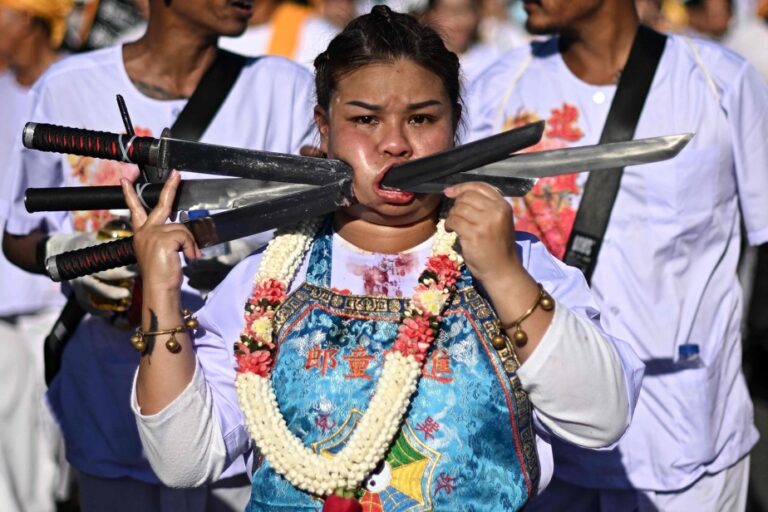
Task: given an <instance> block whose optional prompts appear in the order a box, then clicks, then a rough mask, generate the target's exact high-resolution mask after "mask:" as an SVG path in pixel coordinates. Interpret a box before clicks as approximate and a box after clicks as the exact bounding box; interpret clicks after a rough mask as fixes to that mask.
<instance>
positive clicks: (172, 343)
mask: <svg viewBox="0 0 768 512" xmlns="http://www.w3.org/2000/svg"><path fill="white" fill-rule="evenodd" d="M165 348H167V349H168V352H170V353H171V354H178V353H179V352H181V344H180V343H179V342H178V341H176V336H171V338H170V339H169V340H168V341H166V342H165Z"/></svg>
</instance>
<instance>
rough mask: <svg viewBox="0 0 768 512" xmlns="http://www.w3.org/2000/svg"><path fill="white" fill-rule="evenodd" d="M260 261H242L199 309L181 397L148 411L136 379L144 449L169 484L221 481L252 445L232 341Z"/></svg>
mask: <svg viewBox="0 0 768 512" xmlns="http://www.w3.org/2000/svg"><path fill="white" fill-rule="evenodd" d="M259 263H260V255H259V254H255V255H254V256H252V257H250V258H248V259H246V260H245V261H244V262H242V263H241V264H239V265H237V266H236V267H235V268H234V269H233V270H232V271H231V272H230V273H229V275H227V277H226V278H225V279H224V281H223V282H222V283H221V284H220V285H219V286H218V287H217V288H216V289H215V290H214V291H213V292H211V294H210V295H209V296H208V298H207V300H206V304H205V306H204V307H203V308H202V309H201V310H200V311H198V313H197V319H198V321H199V323H200V327H199V328H198V329H197V335H196V337H195V340H194V344H195V355H196V367H195V371H194V374H193V377H192V380H191V382H190V383H189V385H188V386H187V387H186V388H185V389H184V390H183V391H182V393H181V394H180V395H179V396H178V397H176V398H175V399H174V400H173V401H172V402H171V403H169V404H168V405H167V406H166V407H164V408H163V409H162V410H161V411H159V412H157V413H155V414H146V412H145V411H144V410H143V409H142V408H141V406H140V405H139V403H138V401H137V398H136V382H135V381H134V389H133V392H132V398H131V404H132V407H133V410H134V414H135V417H136V423H137V426H138V431H139V435H140V437H141V440H142V445H143V447H144V452H145V453H146V455H147V458H148V459H149V462H150V464H151V465H152V469H153V470H154V471H155V473H157V475H158V477H159V478H160V480H161V481H162V482H163V483H165V484H166V485H170V486H172V487H194V486H197V485H201V484H203V483H205V482H211V481H215V480H216V479H217V478H218V477H219V476H220V475H221V472H222V471H223V470H224V469H226V468H227V467H228V466H229V464H230V463H231V462H232V461H234V460H235V458H236V457H238V456H240V455H242V454H244V453H247V451H248V450H249V448H250V437H249V435H248V433H247V431H246V429H245V425H244V420H243V417H242V412H241V411H240V408H239V405H238V402H237V394H236V391H235V368H234V353H233V349H232V341H233V340H235V339H237V338H238V336H239V333H240V330H241V329H242V322H243V316H242V304H244V303H245V302H246V300H247V299H248V295H249V294H250V293H251V286H250V284H251V283H252V279H253V275H254V274H255V273H256V271H257V269H258V267H259ZM244 284H245V285H244ZM159 349H164V348H163V347H158V349H157V350H159ZM153 364H154V363H153ZM137 374H138V372H137Z"/></svg>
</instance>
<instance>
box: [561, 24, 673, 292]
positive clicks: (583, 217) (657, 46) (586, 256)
mask: <svg viewBox="0 0 768 512" xmlns="http://www.w3.org/2000/svg"><path fill="white" fill-rule="evenodd" d="M666 41H667V36H665V35H663V34H660V33H658V32H656V31H654V30H651V29H650V28H648V27H646V26H643V25H640V27H639V28H638V31H637V35H636V36H635V40H634V41H633V43H632V49H631V50H630V52H629V58H628V59H627V64H626V66H624V70H623V71H622V73H621V78H620V79H619V84H618V86H617V88H616V95H615V96H614V98H613V102H612V103H611V109H610V110H609V111H608V119H606V121H605V126H604V127H603V133H602V135H601V136H600V143H606V142H620V141H626V140H631V139H632V138H633V137H634V136H635V128H636V127H637V122H638V120H639V119H640V113H641V112H642V111H643V105H644V104H645V99H646V98H647V97H648V91H649V90H650V88H651V83H652V82H653V77H654V75H655V74H656V68H657V67H658V65H659V60H661V54H662V53H664V45H665V44H666ZM623 174H624V169H623V168H620V169H616V170H612V171H610V172H601V173H593V174H590V175H589V178H587V183H586V185H585V187H584V195H583V196H582V198H581V203H580V205H579V210H578V211H577V212H576V219H575V221H574V224H573V230H572V231H571V236H570V238H569V239H568V245H567V246H566V250H565V257H564V258H563V261H565V263H567V264H568V265H571V266H574V267H578V268H579V269H581V271H582V272H583V273H584V276H585V277H586V278H587V282H591V281H592V273H593V272H594V270H595V266H596V264H597V256H598V253H599V252H600V246H601V245H602V243H603V237H604V236H605V230H606V228H607V227H608V220H609V219H610V217H611V210H612V209H613V204H614V203H615V202H616V196H617V195H618V193H619V185H620V184H621V177H622V175H623Z"/></svg>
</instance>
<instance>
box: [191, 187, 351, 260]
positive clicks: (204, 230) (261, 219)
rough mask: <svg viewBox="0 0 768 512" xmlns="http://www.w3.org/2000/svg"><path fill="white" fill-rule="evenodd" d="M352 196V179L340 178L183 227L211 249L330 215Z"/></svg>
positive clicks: (346, 203) (201, 219)
mask: <svg viewBox="0 0 768 512" xmlns="http://www.w3.org/2000/svg"><path fill="white" fill-rule="evenodd" d="M351 195H352V180H351V179H342V180H338V181H335V182H333V183H327V184H325V185H321V186H318V187H313V188H311V189H307V190H301V191H298V192H294V193H292V194H289V195H286V196H282V197H277V198H274V199H270V200H267V201H262V202H259V203H255V204H251V205H248V206H242V207H240V208H235V209H233V210H229V211H226V212H222V213H217V214H214V215H211V216H209V217H203V218H200V219H194V220H191V221H188V222H186V223H185V224H186V226H187V227H188V228H189V230H190V231H191V232H192V235H193V236H194V237H195V242H197V245H198V246H199V247H210V246H212V245H216V244H220V243H223V242H228V241H230V240H236V239H238V238H242V237H245V236H248V235H252V234H254V233H260V232H263V231H267V230H270V229H273V228H278V227H280V226H283V225H286V224H291V223H294V222H298V221H300V220H306V219H312V218H314V217H318V216H320V215H324V214H327V213H330V212H333V211H335V210H337V209H338V208H340V207H343V206H346V205H348V204H350V203H349V198H350V197H351Z"/></svg>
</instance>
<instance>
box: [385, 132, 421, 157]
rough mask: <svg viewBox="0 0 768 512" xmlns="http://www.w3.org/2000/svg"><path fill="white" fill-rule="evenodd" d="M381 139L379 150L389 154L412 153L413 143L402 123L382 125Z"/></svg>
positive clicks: (402, 154) (408, 154)
mask: <svg viewBox="0 0 768 512" xmlns="http://www.w3.org/2000/svg"><path fill="white" fill-rule="evenodd" d="M382 128H383V129H382V131H381V138H380V139H379V152H380V153H381V154H383V155H387V156H397V157H409V156H411V153H412V151H413V150H412V148H411V143H410V141H409V140H408V136H407V135H406V133H405V131H404V129H403V127H402V126H400V125H395V124H392V125H385V126H383V127H382Z"/></svg>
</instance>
